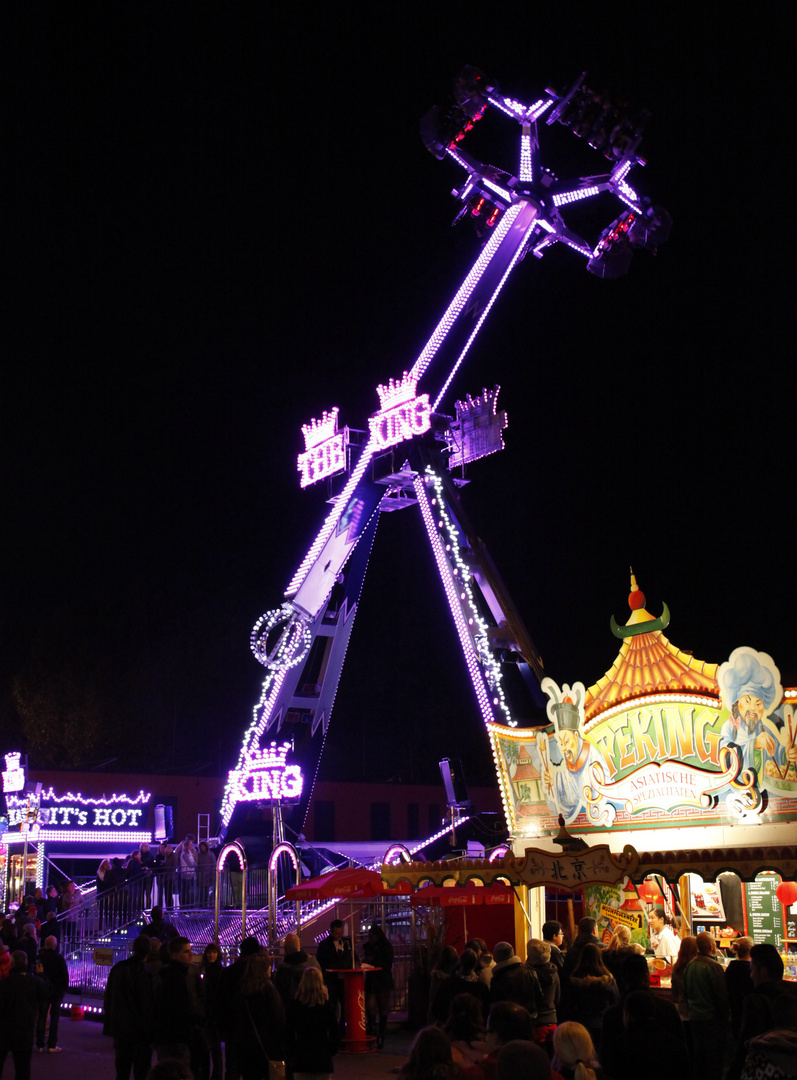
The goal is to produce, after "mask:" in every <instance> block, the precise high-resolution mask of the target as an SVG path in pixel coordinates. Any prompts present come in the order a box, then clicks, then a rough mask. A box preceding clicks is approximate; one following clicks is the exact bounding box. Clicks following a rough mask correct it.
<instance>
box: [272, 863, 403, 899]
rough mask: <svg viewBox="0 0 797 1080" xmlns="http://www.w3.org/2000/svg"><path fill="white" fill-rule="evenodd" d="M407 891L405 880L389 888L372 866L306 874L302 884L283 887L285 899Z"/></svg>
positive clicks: (369, 895) (393, 894) (390, 893)
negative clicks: (310, 875) (306, 876)
mask: <svg viewBox="0 0 797 1080" xmlns="http://www.w3.org/2000/svg"><path fill="white" fill-rule="evenodd" d="M410 892H412V887H411V886H410V885H407V884H406V883H404V882H402V883H401V884H400V885H399V887H398V888H397V889H389V888H388V887H387V886H386V885H385V884H383V882H382V879H381V877H380V876H379V874H378V873H377V872H376V871H375V870H368V869H366V867H364V866H351V867H347V868H346V869H345V870H333V871H332V872H331V873H329V874H322V875H321V877H314V878H308V879H307V881H303V882H302V883H301V885H292V886H291V888H290V889H286V890H285V899H286V900H339V899H342V898H343V897H349V896H351V897H358V896H363V897H373V896H399V895H401V894H407V893H410Z"/></svg>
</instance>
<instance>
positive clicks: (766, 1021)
mask: <svg viewBox="0 0 797 1080" xmlns="http://www.w3.org/2000/svg"><path fill="white" fill-rule="evenodd" d="M699 938H700V935H698V939H699ZM750 975H751V978H752V980H753V992H752V994H748V995H747V997H746V998H745V999H744V1003H743V1005H742V1022H741V1026H740V1028H739V1029H738V1031H737V1032H735V1034H736V1049H735V1054H734V1060H733V1061H732V1062H731V1065H730V1067H729V1069H728V1072H727V1078H728V1080H738V1078H739V1076H741V1072H742V1069H743V1067H744V1061H745V1058H746V1056H747V1050H748V1047H749V1045H750V1044H751V1042H752V1040H754V1039H756V1038H758V1037H759V1036H761V1035H764V1034H765V1033H766V1032H768V1031H772V1030H773V1029H774V1028H775V1027H776V1021H775V1012H776V1010H777V1008H778V1005H782V1004H783V1003H782V1002H781V1001H780V999H781V997H782V996H784V995H785V996H787V997H789V998H791V997H794V996H797V988H795V986H794V984H793V983H788V982H784V979H783V961H782V960H781V958H780V955H779V953H778V950H777V949H776V948H775V946H774V945H770V944H767V943H764V942H762V943H760V944H758V945H754V946H753V947H752V949H751V950H750Z"/></svg>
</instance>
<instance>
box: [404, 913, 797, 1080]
mask: <svg viewBox="0 0 797 1080" xmlns="http://www.w3.org/2000/svg"><path fill="white" fill-rule="evenodd" d="M654 914H655V916H656V927H655V929H656V930H657V942H656V944H657V946H658V949H657V952H658V954H659V956H662V957H663V956H669V957H673V958H675V964H674V967H673V973H672V993H671V999H670V997H668V996H665V995H662V994H659V993H656V992H654V990H653V989H651V980H650V972H649V968H648V959H647V957H646V955H645V950H644V948H643V947H642V946H641V945H639V944H636V943H632V941H631V934H630V932H629V931H628V930H626V929H625V928H624V927H620V928H619V929H618V931H617V933H615V935H614V936H613V937H612V940H611V941H610V942H608V943H604V942H602V941H600V940H599V939H598V935H597V929H596V923H595V920H594V919H591V918H585V919H582V920H581V922H580V923H579V925H578V933H577V934H576V935H575V937H574V939H573V941H572V942H571V944H570V946H569V948H567V949H565V948H564V934H563V930H562V926H561V924H560V923H558V922H555V921H551V922H547V923H545V924H544V926H543V928H542V938H539V939H537V938H532V939H531V940H529V942H528V945H527V955H526V959H525V960H522V959H521V958H520V957H519V956H517V955H515V951H514V948H513V947H512V945H511V944H509V943H508V942H505V941H502V942H499V943H498V944H497V945H496V946H495V948H494V949H493V953H492V955H491V954H490V953H488V952H487V950H486V947H485V943H484V942H483V941H481V940H480V939H474V940H473V941H470V942H468V944H467V945H466V946H465V948H464V949H463V951H462V954H461V955H459V956H458V955H457V953H456V951H455V950H454V949H452V948H451V947H450V946H447V947H445V948H444V949H443V950H442V952H441V955H440V959H439V961H438V963H437V965H436V967H435V968H434V970H433V971H432V972H431V978H430V985H429V1011H428V1026H427V1027H425V1028H423V1029H422V1030H421V1032H420V1033H419V1034H418V1037H417V1039H416V1040H415V1043H414V1046H413V1049H412V1052H411V1054H410V1058H409V1061H408V1062H407V1064H406V1065H405V1066H404V1068H403V1069H402V1071H401V1073H400V1076H401V1077H402V1080H454V1078H455V1077H458V1078H460V1080H552V1078H553V1080H596V1078H598V1077H602V1078H603V1080H622V1078H623V1077H625V1076H627V1075H629V1074H632V1073H640V1072H642V1074H643V1075H644V1076H645V1077H646V1080H672V1077H673V1076H681V1077H684V1078H685V1080H723V1078H724V1080H795V1077H797V987H795V986H794V985H793V984H790V983H787V982H784V980H783V962H782V960H781V958H780V955H779V954H778V951H777V949H776V948H775V946H774V945H769V944H759V945H753V943H752V941H751V940H750V939H749V938H740V939H739V940H738V942H737V943H736V948H735V952H736V959H735V960H733V961H732V962H731V963H730V964H729V965H728V966H727V968H725V967H723V965H722V964H720V963H719V962H718V959H717V955H716V954H717V946H716V941H715V939H714V937H713V936H712V935H711V934H708V933H699V934H697V936H696V937H685V938H683V939H677V941H676V942H673V941H671V940H670V934H669V933H667V932H666V931H667V930H668V929H669V923H668V920H666V919H665V918H664V916H663V912H656V913H654ZM673 936H674V935H673Z"/></svg>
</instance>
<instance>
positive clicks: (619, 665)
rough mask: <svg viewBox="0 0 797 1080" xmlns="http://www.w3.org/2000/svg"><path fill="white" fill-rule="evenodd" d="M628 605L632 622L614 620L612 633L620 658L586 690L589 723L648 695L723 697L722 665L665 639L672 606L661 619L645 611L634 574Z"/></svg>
mask: <svg viewBox="0 0 797 1080" xmlns="http://www.w3.org/2000/svg"><path fill="white" fill-rule="evenodd" d="M628 604H629V607H630V608H631V617H630V618H629V620H628V622H627V623H626V624H625V626H624V627H618V626H617V624H616V623H615V621H614V618H612V632H613V633H614V634H615V636H616V637H619V638H620V639H621V640H622V642H623V644H622V646H621V648H620V652H619V653H618V654H617V659H616V660H615V661H614V663H613V664H612V666H611V668H610V669H609V670H608V671H607V672H606V674H605V675H604V676H603V678H601V679H599V680H598V681H597V682H596V683H595V684H594V686H590V688H589V689H588V690H587V695H586V700H585V718H586V721H587V723H589V721H590V720H594V719H595V718H596V717H597V716H599V715H600V714H601V713H603V712H605V711H606V710H607V709H609V708H611V707H612V706H613V705H619V704H620V703H622V702H623V701H627V700H630V699H631V698H637V697H644V696H645V695H647V694H661V693H667V692H671V693H679V692H680V693H684V692H686V693H698V694H707V695H709V696H711V697H718V696H719V688H718V686H717V669H718V667H719V665H718V664H710V663H708V662H707V661H705V660H696V659H695V658H694V656H692V655H691V654H690V653H686V652H683V651H682V650H681V649H678V648H676V647H675V646H674V645H673V644H672V643H671V642H670V641H669V640H668V639H667V638H666V637H665V636H664V633H663V630H664V628H665V627H666V626H667V624H668V623H669V619H670V613H669V611H668V610H667V605H666V604H665V605H664V610H663V613H662V615H660V616H659V618H654V616H653V615H651V614H650V613H649V612H648V611H646V610H645V597H644V594H643V593H642V592H641V590H640V589H639V586H638V585H637V583H636V578H635V577H634V574H633V572H632V574H631V593H630V595H629V597H628Z"/></svg>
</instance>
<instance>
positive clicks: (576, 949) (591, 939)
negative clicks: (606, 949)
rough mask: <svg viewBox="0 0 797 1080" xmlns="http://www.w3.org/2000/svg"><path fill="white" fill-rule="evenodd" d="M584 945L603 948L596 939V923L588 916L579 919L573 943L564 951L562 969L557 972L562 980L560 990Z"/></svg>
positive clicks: (571, 971)
mask: <svg viewBox="0 0 797 1080" xmlns="http://www.w3.org/2000/svg"><path fill="white" fill-rule="evenodd" d="M585 945H596V946H597V947H598V948H599V949H602V948H603V944H602V943H601V942H600V941H598V926H597V923H596V922H595V920H594V919H591V918H590V917H589V916H586V917H585V918H583V919H580V920H579V924H578V933H577V934H576V937H575V940H574V941H573V944H572V945H571V946H570V948H569V949H568V950H567V952H566V953H565V960H564V964H563V965H562V970H561V971H560V972H559V977H560V979H561V980H562V990H564V988H565V985H566V983H567V980H568V979H569V978H570V976H571V975H572V974H573V972H574V971H575V968H576V965H577V964H578V961H579V957H580V956H581V950H582V949H583V948H584V947H585Z"/></svg>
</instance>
